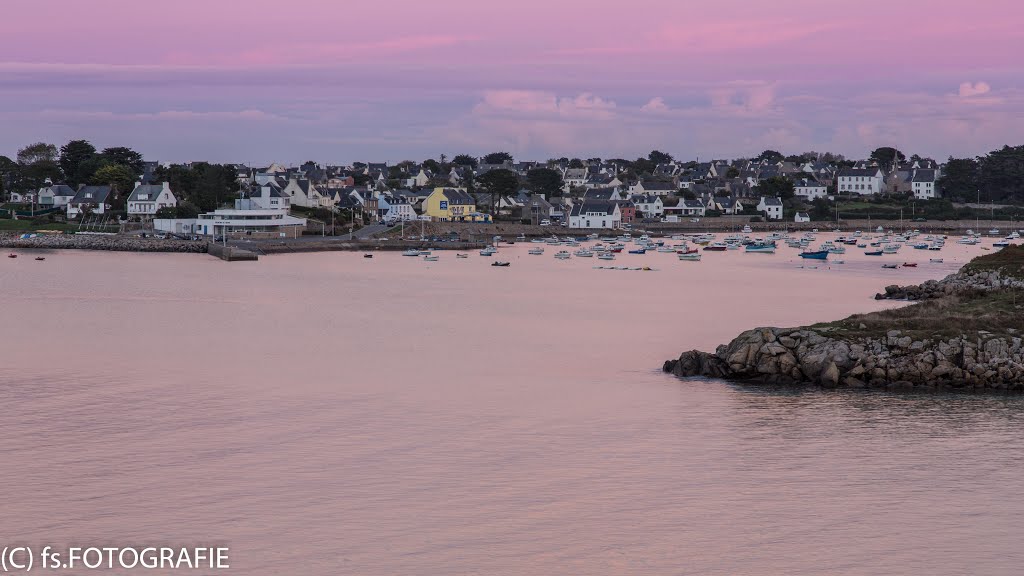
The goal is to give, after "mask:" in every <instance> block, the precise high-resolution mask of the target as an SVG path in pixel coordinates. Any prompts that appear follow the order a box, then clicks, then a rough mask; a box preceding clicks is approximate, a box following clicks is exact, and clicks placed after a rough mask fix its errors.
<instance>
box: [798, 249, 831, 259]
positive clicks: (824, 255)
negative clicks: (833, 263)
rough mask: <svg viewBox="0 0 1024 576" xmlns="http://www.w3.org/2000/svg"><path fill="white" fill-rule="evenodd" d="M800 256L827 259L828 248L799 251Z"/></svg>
mask: <svg viewBox="0 0 1024 576" xmlns="http://www.w3.org/2000/svg"><path fill="white" fill-rule="evenodd" d="M800 257H801V258H808V259H810V260H827V259H828V250H817V251H814V252H801V253H800Z"/></svg>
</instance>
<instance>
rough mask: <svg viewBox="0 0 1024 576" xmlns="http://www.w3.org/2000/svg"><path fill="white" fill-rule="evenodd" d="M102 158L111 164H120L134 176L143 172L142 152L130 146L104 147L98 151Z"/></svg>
mask: <svg viewBox="0 0 1024 576" xmlns="http://www.w3.org/2000/svg"><path fill="white" fill-rule="evenodd" d="M100 155H101V156H103V159H104V160H106V161H107V162H109V163H111V164H120V165H121V166H124V167H125V168H127V169H128V170H130V171H131V173H132V174H133V175H134V176H139V175H141V174H142V172H143V168H144V166H143V161H142V154H139V153H138V152H136V151H135V150H132V149H131V148H125V147H123V146H118V147H115V148H104V149H103V152H101V153H100Z"/></svg>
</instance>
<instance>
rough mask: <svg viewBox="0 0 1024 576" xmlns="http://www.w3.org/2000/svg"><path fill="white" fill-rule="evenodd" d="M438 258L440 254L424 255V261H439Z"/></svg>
mask: <svg viewBox="0 0 1024 576" xmlns="http://www.w3.org/2000/svg"><path fill="white" fill-rule="evenodd" d="M438 258H440V256H424V257H423V261H424V262H437V260H438Z"/></svg>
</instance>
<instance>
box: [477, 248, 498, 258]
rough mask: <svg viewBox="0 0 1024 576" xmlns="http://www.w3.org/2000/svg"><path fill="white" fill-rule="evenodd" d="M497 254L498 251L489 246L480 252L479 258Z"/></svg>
mask: <svg viewBox="0 0 1024 576" xmlns="http://www.w3.org/2000/svg"><path fill="white" fill-rule="evenodd" d="M497 253H498V251H497V250H495V249H494V248H491V247H490V246H488V247H487V248H484V249H483V250H481V251H480V255H481V256H494V255H495V254H497Z"/></svg>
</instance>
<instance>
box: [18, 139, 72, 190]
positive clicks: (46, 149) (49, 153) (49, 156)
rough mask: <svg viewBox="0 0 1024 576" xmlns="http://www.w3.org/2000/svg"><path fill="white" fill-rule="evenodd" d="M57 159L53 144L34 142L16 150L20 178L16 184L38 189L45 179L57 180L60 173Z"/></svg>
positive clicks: (55, 148) (59, 178)
mask: <svg viewBox="0 0 1024 576" xmlns="http://www.w3.org/2000/svg"><path fill="white" fill-rule="evenodd" d="M57 160H58V154H57V147H56V146H54V145H53V144H46V143H45V142H36V143H35V144H30V145H28V146H26V147H24V148H22V149H21V150H18V166H19V170H18V174H19V175H20V178H19V181H18V182H17V184H16V185H18V186H20V187H21V188H23V189H38V188H42V187H43V185H44V184H45V183H46V180H47V179H49V180H50V181H51V182H59V181H60V180H61V176H62V174H61V171H60V164H59V163H58V161H57Z"/></svg>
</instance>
